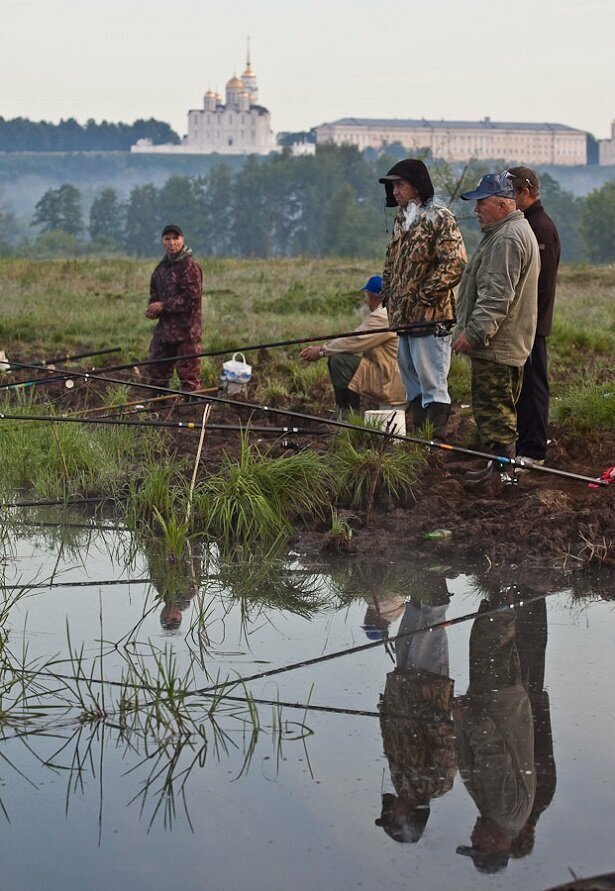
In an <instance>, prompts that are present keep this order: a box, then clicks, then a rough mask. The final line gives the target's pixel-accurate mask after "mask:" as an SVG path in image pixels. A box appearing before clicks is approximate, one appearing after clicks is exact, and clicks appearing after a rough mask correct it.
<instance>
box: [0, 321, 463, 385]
mask: <svg viewBox="0 0 615 891" xmlns="http://www.w3.org/2000/svg"><path fill="white" fill-rule="evenodd" d="M454 324H455V320H454V319H442V320H441V321H432V322H417V323H416V324H414V325H404V326H401V327H399V328H370V329H369V330H367V331H357V330H355V331H346V332H344V333H341V334H319V335H317V336H316V337H301V338H296V339H294V340H276V341H272V342H270V343H257V344H248V345H247V346H238V347H227V348H226V349H221V350H206V351H201V352H198V353H182V354H181V355H177V356H167V357H166V358H164V359H142V360H140V361H138V362H126V363H125V364H123V365H109V366H108V367H107V368H105V369H104V372H105V373H109V372H114V371H126V370H127V369H129V368H143V367H145V366H148V365H158V364H159V363H160V362H178V361H180V360H183V359H202V358H207V357H210V358H211V357H214V356H226V355H228V354H229V353H249V352H253V351H255V350H266V349H274V348H275V347H283V346H299V345H300V344H303V343H317V342H318V341H322V340H335V339H337V338H345V337H368V336H369V335H371V334H385V333H386V334H412V333H413V332H414V331H433V332H434V335H435V336H436V337H445V336H446V335H447V334H449V332H450V329H451V328H452V327H453V325H454ZM12 364H13V365H14V366H16V367H20V368H33V369H40V370H42V371H44V370H46V369H45V368H43V367H41V366H40V365H28V364H26V363H24V362H16V361H14V362H13V363H12ZM91 375H92V376H97V373H96V375H95V373H94V372H91ZM71 376H73V375H72V373H71V371H69V370H67V371H62V370H60V372H59V373H58V375H57V377H55V378H43V379H42V380H41V379H38V380H33V381H23V383H17V384H4V385H1V386H0V390H9V389H14V388H16V387H24V386H28V385H36V384H43V383H50V382H52V381H54V380H56V381H57V380H61V379H62V378H64V377H71ZM101 380H102V378H101Z"/></svg>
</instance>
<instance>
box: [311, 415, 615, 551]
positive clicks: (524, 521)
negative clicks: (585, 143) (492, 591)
mask: <svg viewBox="0 0 615 891" xmlns="http://www.w3.org/2000/svg"><path fill="white" fill-rule="evenodd" d="M551 435H552V439H553V442H552V444H551V446H550V452H549V458H548V465H549V466H550V467H554V468H559V469H562V470H567V471H571V472H574V473H579V474H583V475H587V476H591V477H595V476H600V475H601V473H602V472H603V471H604V470H605V469H606V468H607V467H610V466H612V465H613V464H615V437H614V436H613V435H612V434H610V435H608V436H602V437H600V438H599V439H598V438H597V439H595V440H594V441H591V442H590V441H587V440H585V441H583V442H580V441H578V440H571V441H567V440H566V438H565V436H564V435H563V433H562V432H561V431H559V430H556V429H555V428H554V429H552V431H551ZM482 466H484V462H483V461H481V460H476V459H470V458H464V457H461V456H459V455H456V454H451V453H448V452H444V451H437V452H436V451H433V450H431V451H430V454H429V458H428V463H427V467H426V468H425V472H424V473H423V474H422V477H421V480H420V483H419V485H418V486H417V487H416V489H415V492H414V495H415V499H416V500H415V501H414V502H413V503H410V504H409V505H408V506H405V507H395V508H392V509H387V508H386V507H384V506H382V505H380V506H378V507H377V508H376V510H375V511H374V513H373V515H372V517H371V519H370V525H369V528H367V529H366V528H365V525H364V522H363V518H362V517H361V516H360V515H356V513H352V514H351V515H350V516H349V522H350V523H351V524H352V527H353V536H352V540H351V542H350V548H351V550H352V551H354V552H356V553H361V554H369V553H374V554H376V553H378V554H381V553H382V552H383V551H386V550H388V549H399V548H400V547H405V548H407V549H408V550H410V551H412V553H414V554H415V555H416V556H417V557H418V558H421V559H425V560H428V561H431V562H433V561H437V562H442V561H444V562H450V561H452V562H456V561H458V560H463V561H464V562H467V563H470V564H473V565H477V566H482V567H483V568H484V567H485V566H486V565H489V564H496V563H497V564H509V565H510V564H515V565H517V566H522V565H528V564H531V565H534V566H541V567H545V568H546V567H558V568H569V569H574V568H579V567H583V566H588V565H593V566H604V567H607V566H611V567H614V566H615V485H611V486H609V487H606V488H600V489H590V488H589V487H588V485H587V484H586V483H583V482H576V481H572V480H569V479H566V478H564V477H558V476H555V475H553V474H547V473H541V472H539V471H532V472H528V473H524V474H522V475H521V474H520V475H519V477H518V482H517V484H516V485H514V486H506V487H505V488H503V489H502V490H501V491H500V493H499V494H498V495H497V496H495V497H494V496H493V495H490V494H489V493H484V494H482V493H469V492H467V491H466V490H465V489H464V487H463V484H462V481H463V477H464V474H465V472H466V471H467V470H474V469H480V468H481V467H482ZM349 514H350V512H349ZM435 530H446V531H447V532H449V533H450V537H442V538H433V537H428V536H429V535H430V534H431V533H433V532H434V531H435ZM295 546H296V547H297V548H298V549H299V550H301V551H304V552H305V553H313V552H314V550H315V549H318V548H322V547H326V533H323V532H317V533H314V532H311V533H300V534H299V535H298V536H297V539H296V542H295Z"/></svg>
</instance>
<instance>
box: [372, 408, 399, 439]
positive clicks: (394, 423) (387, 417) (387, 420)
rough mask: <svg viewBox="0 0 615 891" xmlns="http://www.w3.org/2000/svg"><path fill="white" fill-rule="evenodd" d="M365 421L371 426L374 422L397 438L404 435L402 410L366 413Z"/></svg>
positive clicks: (393, 409)
mask: <svg viewBox="0 0 615 891" xmlns="http://www.w3.org/2000/svg"><path fill="white" fill-rule="evenodd" d="M365 421H366V422H369V423H371V424H373V423H374V422H376V423H377V424H378V426H379V427H380V428H381V429H382V430H387V431H388V432H389V433H396V434H397V435H398V436H405V435H406V412H405V411H404V410H403V409H402V408H387V409H384V410H383V409H380V410H379V411H366V412H365ZM398 441H399V440H398Z"/></svg>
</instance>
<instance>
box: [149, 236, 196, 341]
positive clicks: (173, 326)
mask: <svg viewBox="0 0 615 891" xmlns="http://www.w3.org/2000/svg"><path fill="white" fill-rule="evenodd" d="M202 293H203V273H202V271H201V267H200V266H199V264H198V263H197V262H196V260H194V259H193V257H192V251H191V250H190V249H189V248H184V249H183V250H182V251H181V253H180V254H178V256H177V257H174V258H173V259H170V258H169V257H164V258H163V259H162V260H161V261H160V263H159V264H158V266H157V267H156V268H155V269H154V272H153V274H152V278H151V281H150V298H149V303H156V302H158V301H160V302H161V303H163V304H164V309H163V310H162V312H161V314H160V315H159V316H158V324H157V325H156V329H155V333H156V337H157V340H158V342H159V343H180V342H182V343H195V344H196V343H198V342H199V341H200V340H201V298H202ZM192 352H195V351H192Z"/></svg>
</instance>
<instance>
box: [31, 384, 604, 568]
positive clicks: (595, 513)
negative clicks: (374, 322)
mask: <svg viewBox="0 0 615 891" xmlns="http://www.w3.org/2000/svg"><path fill="white" fill-rule="evenodd" d="M127 383H128V381H127ZM104 389H105V387H104V385H101V384H99V383H97V384H96V385H93V384H88V385H85V386H84V385H83V384H80V385H79V386H77V387H75V389H74V390H72V391H66V390H65V389H64V386H63V384H54V385H52V386H50V387H48V388H46V391H45V396H44V397H43V393H42V391H37V394H36V395H37V396H38V395H39V394H40V396H41V397H43V398H45V399H46V400H47V401H48V402H50V403H52V404H53V405H54V408H55V410H56V411H58V412H59V413H63V412H66V413H67V414H70V413H72V412H73V411H75V410H76V409H77V408H83V407H84V406H86V405H88V404H90V405H91V404H100V399H101V397H102V395H103V391H104ZM134 394H135V398H136V399H139V397H141V398H143V395H144V394H143V391H142V390H141V391H138V390H136V389H135V391H134ZM244 398H246V397H244ZM254 398H255V394H252V393H250V394H249V395H248V396H247V398H246V401H252V399H254ZM323 401H325V400H323ZM295 410H297V411H301V410H305V409H303V407H302V406H296V407H295ZM325 414H326V413H325V412H323V415H325ZM201 416H202V411H201V410H200V407H199V406H198V405H194V404H186V403H184V402H183V400H182V399H177V400H175V399H172V400H170V401H169V402H168V403H166V402H163V403H160V404H159V405H158V406H157V407H156V409H155V410H153V411H146V412H141V413H139V414H136V415H133V414H131V415H129V416H128V415H127V416H126V417H130V419H131V420H135V421H139V420H145V421H147V420H151V421H156V420H164V421H170V420H176V421H182V422H184V423H185V422H186V421H191V422H193V423H194V424H195V426H198V427H200V419H201ZM99 417H100V415H99ZM329 417H330V415H329ZM248 420H251V422H252V423H253V424H256V425H259V426H261V425H265V426H272V427H278V426H296V425H300V424H302V422H301V421H299V420H298V419H297V418H293V417H288V416H285V415H284V414H279V415H278V414H265V413H252V415H251V414H250V412H249V411H247V410H246V409H240V408H239V407H235V406H234V405H221V404H214V406H213V410H212V413H211V416H210V421H209V423H215V424H225V425H226V424H228V425H240V424H244V425H245V424H246V423H247V422H248ZM306 426H307V427H309V426H310V425H309V424H306ZM472 426H473V425H472V421H471V417H470V412H469V409H468V408H467V407H463V408H462V407H461V406H459V405H455V406H454V407H453V413H452V416H451V423H450V432H449V441H450V442H451V443H453V444H454V443H459V444H463V445H464V446H465V447H469V448H480V446H478V444H477V443H475V442H472V441H471V431H472ZM332 429H333V428H332ZM196 433H198V430H197V431H196ZM549 434H550V438H551V445H550V448H549V455H548V461H547V463H548V466H550V467H553V468H559V469H561V470H566V471H570V472H573V473H579V474H583V475H586V476H590V477H599V476H600V475H601V474H602V472H603V471H604V470H606V469H607V468H608V467H611V466H613V465H614V464H615V434H614V433H613V432H608V433H602V434H600V435H598V436H594V437H593V438H591V439H588V438H587V437H584V438H582V439H579V438H577V439H575V438H571V437H570V436H569V434H567V432H566V431H565V430H563V429H558V428H557V427H556V426H551V428H550V431H549ZM167 438H168V442H169V449H170V455H172V456H175V457H178V458H185V459H186V461H187V463H189V464H192V462H193V461H194V457H195V454H196V449H197V444H198V435H194V432H189V431H185V430H184V431H181V432H180V431H176V432H168V434H167ZM257 440H259V441H260V443H259V444H260V445H261V447H262V448H271V454H273V455H283V454H289V453H290V452H292V451H295V450H297V449H300V448H310V449H314V450H316V451H318V452H324V451H326V450H327V449H328V448H329V444H330V437H328V436H325V437H323V436H313V435H295V434H292V433H291V434H286V435H279V436H278V437H276V436H275V434H273V435H272V436H269V435H266V434H260V435H257V434H255V435H253V436H252V437H251V441H253V442H254V441H257ZM238 453H239V433H238V432H237V431H236V430H235V431H233V430H229V431H215V430H210V431H208V433H207V436H206V441H205V448H204V451H203V455H202V458H201V473H205V472H215V471H216V470H218V469H219V467H220V465H221V463H222V461H223V458H224V455H225V454H228V455H230V456H231V457H233V456H235V455H237V454H238ZM171 460H172V459H171ZM482 466H484V461H482V460H481V459H472V458H469V457H467V456H463V455H459V454H456V453H452V452H447V451H443V450H435V449H430V450H429V451H428V457H427V463H426V465H425V467H424V469H423V471H422V473H421V476H420V479H419V481H418V483H417V484H416V486H415V487H414V490H413V496H412V497H408V498H407V501H406V503H404V504H403V505H395V504H392V503H390V502H388V503H376V504H375V505H374V509H373V511H372V513H371V515H370V517H369V525H368V527H367V528H366V525H365V515H364V514H363V513H362V512H360V511H350V510H344V509H343V506H338V507H337V510H338V514H340V515H341V516H343V517H345V518H346V519H347V522H348V524H349V525H350V526H351V528H352V537H351V539H350V541H346V542H341V543H340V545H341V548H342V550H343V549H346V550H348V551H349V552H350V553H354V554H361V555H363V556H365V555H366V554H367V555H369V554H370V553H373V554H382V553H383V552H384V551H387V550H389V549H394V550H399V548H400V547H403V548H407V549H408V550H410V551H411V552H412V553H413V554H415V555H416V556H417V557H420V558H421V559H423V558H424V559H427V560H429V561H436V562H439V561H445V562H451V561H456V560H463V561H464V562H465V563H466V564H467V563H471V564H473V565H477V566H482V567H483V568H484V566H485V565H486V564H487V565H491V564H506V565H512V564H514V565H518V566H520V565H528V564H531V565H532V566H542V567H550V568H552V567H559V568H580V567H585V566H588V565H592V566H600V567H613V566H615V484H613V485H611V486H609V487H603V488H600V489H590V488H589V487H588V486H587V484H586V483H584V482H579V481H573V480H570V479H566V478H564V477H558V476H555V475H553V474H547V473H541V472H539V471H532V472H528V473H524V474H523V475H520V476H519V478H518V483H517V484H516V485H515V486H508V487H505V488H504V489H502V490H501V491H500V492H499V494H497V496H495V497H494V496H493V494H492V493H474V492H473V493H469V492H467V491H466V490H465V489H464V487H463V484H462V481H463V476H464V474H465V472H466V471H467V470H474V469H479V468H481V467H482ZM329 529H330V521H329V519H328V518H327V522H326V526H325V524H323V523H318V522H315V523H313V525H312V527H311V528H308V529H306V528H305V526H303V525H300V524H298V525H297V529H296V533H295V535H294V537H293V540H292V545H293V547H294V548H295V549H296V550H297V551H299V552H300V553H302V554H305V555H306V556H313V555H314V554H317V553H321V552H322V551H323V550H326V549H327V547H328V546H329V545H330V543H329V542H328V533H329ZM435 530H446V531H447V533H450V535H447V536H446V537H442V538H436V539H435V540H434V539H433V538H428V535H429V534H430V533H433V532H434V531H435Z"/></svg>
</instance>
